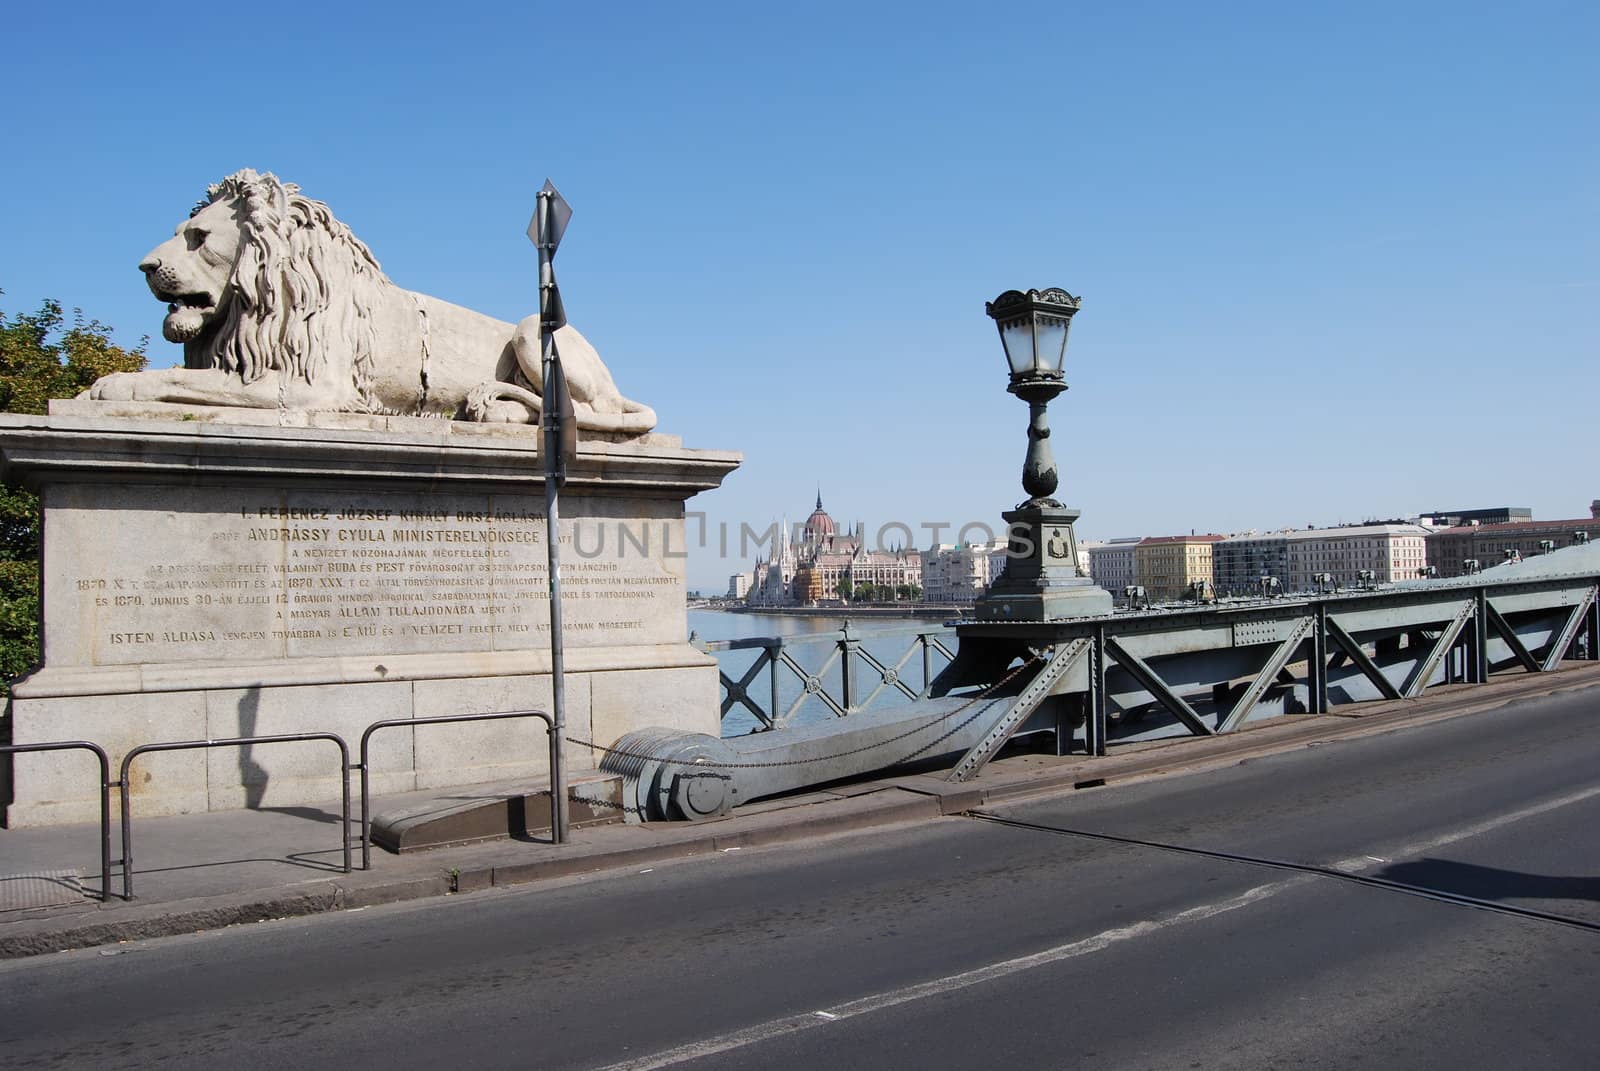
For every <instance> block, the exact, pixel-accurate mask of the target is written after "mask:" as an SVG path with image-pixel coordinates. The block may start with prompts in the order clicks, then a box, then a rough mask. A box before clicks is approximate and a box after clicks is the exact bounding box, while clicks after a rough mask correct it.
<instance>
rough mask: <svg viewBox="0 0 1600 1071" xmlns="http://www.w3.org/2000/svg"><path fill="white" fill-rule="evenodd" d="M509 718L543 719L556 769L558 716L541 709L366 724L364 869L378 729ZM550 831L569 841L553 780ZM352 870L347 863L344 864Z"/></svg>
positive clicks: (558, 839) (363, 753)
mask: <svg viewBox="0 0 1600 1071" xmlns="http://www.w3.org/2000/svg"><path fill="white" fill-rule="evenodd" d="M506 718H538V719H539V720H540V721H542V722H544V725H545V736H546V738H547V739H548V741H549V745H550V769H552V770H554V769H555V768H556V766H557V764H558V763H559V761H560V759H559V755H558V751H557V748H558V747H559V744H560V741H559V740H558V739H557V737H556V723H555V719H554V718H552V717H551V716H550V715H549V714H547V713H545V712H544V711H542V710H505V711H496V712H493V713H489V714H436V715H433V716H431V717H427V718H389V719H387V720H385V721H375V722H373V723H372V724H371V725H369V726H367V728H366V731H364V732H363V733H362V734H361V762H360V763H359V764H358V765H357V767H356V769H358V770H360V771H361V869H362V870H371V869H372V817H371V804H370V798H371V797H370V795H369V786H370V784H371V779H372V777H371V775H372V764H371V762H370V761H369V760H368V754H369V752H370V750H371V744H372V734H373V733H375V732H377V731H378V730H379V729H389V728H393V727H395V726H398V725H446V724H449V723H452V722H459V721H502V720H504V719H506ZM550 830H551V833H550V835H551V837H552V838H553V839H554V840H555V842H556V843H557V844H564V843H565V842H566V840H567V838H566V835H565V831H564V830H562V829H561V827H560V823H558V822H557V821H556V794H555V782H554V780H553V779H552V781H551V792H550ZM345 869H346V870H348V869H349V867H348V866H346V867H345Z"/></svg>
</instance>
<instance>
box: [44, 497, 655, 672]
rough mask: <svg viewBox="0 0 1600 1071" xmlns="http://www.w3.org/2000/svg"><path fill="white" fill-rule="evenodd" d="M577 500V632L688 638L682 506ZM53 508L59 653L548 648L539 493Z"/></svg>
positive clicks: (162, 655) (53, 610) (576, 636)
mask: <svg viewBox="0 0 1600 1071" xmlns="http://www.w3.org/2000/svg"><path fill="white" fill-rule="evenodd" d="M563 504H564V508H563V513H564V514H568V515H569V516H572V517H573V518H575V519H573V520H566V519H563V522H562V531H561V539H562V554H561V558H562V562H561V588H562V615H563V618H564V631H565V636H566V641H567V643H568V644H569V645H573V646H607V645H621V644H627V645H632V644H654V643H681V642H683V640H684V638H685V637H684V620H685V618H684V613H683V607H684V589H683V528H682V521H681V519H678V518H677V517H675V516H674V514H675V513H676V512H677V511H676V508H675V507H674V506H668V505H666V504H659V503H638V502H629V503H624V502H622V501H621V500H612V499H594V500H585V499H581V498H577V497H571V498H564V499H563ZM50 507H51V508H50V509H49V511H48V513H47V516H48V518H49V519H48V521H47V527H46V547H47V550H46V556H45V562H46V567H45V600H46V621H47V622H48V624H47V629H46V636H45V657H46V662H47V664H52V665H128V664H137V663H150V662H183V661H188V660H217V659H227V660H252V661H253V660H259V659H264V658H302V657H318V656H323V657H326V656H352V655H363V656H364V655H375V656H381V655H383V654H384V653H390V652H393V653H413V652H452V651H459V652H463V654H467V653H470V652H479V651H497V650H516V649H537V648H548V647H549V599H550V584H549V573H548V565H547V562H548V549H547V545H546V541H545V540H546V536H545V514H544V500H543V498H542V497H532V496H527V497H524V496H500V495H494V496H489V495H480V496H473V495H460V494H448V495H444V494H441V495H431V496H418V495H399V494H395V495H388V494H362V495H350V494H341V493H337V492H328V493H321V492H302V491H295V492H292V493H291V492H284V491H274V490H272V489H263V490H259V491H257V490H249V489H237V490H226V491H218V490H215V489H200V488H172V487H155V486H139V485H135V486H130V487H126V488H106V487H94V486H83V485H78V486H74V487H70V488H62V489H60V490H58V491H56V492H54V493H53V496H52V499H51V502H50Z"/></svg>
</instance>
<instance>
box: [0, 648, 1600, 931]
mask: <svg viewBox="0 0 1600 1071" xmlns="http://www.w3.org/2000/svg"><path fill="white" fill-rule="evenodd" d="M1596 685H1600V665H1596V664H1594V663H1569V664H1568V665H1567V666H1566V667H1564V668H1562V669H1560V670H1557V671H1555V672H1553V673H1544V674H1536V675H1534V674H1507V675H1504V676H1503V677H1501V678H1498V679H1497V680H1496V681H1495V682H1494V683H1491V684H1490V685H1487V686H1483V687H1472V686H1452V687H1435V688H1434V689H1432V690H1430V691H1429V693H1428V694H1427V695H1426V696H1424V697H1423V698H1421V699H1416V700H1402V701H1398V702H1388V703H1369V704H1361V705H1352V706H1349V707H1345V708H1341V709H1340V710H1338V711H1337V712H1336V713H1333V714H1329V715H1323V716H1316V717H1313V716H1308V715H1298V716H1290V717H1284V718H1276V719H1273V720H1271V721H1268V722H1264V723H1262V724H1260V725H1257V726H1253V727H1249V728H1246V729H1245V730H1242V731H1239V732H1235V733H1231V734H1228V735H1226V736H1217V737H1208V738H1205V739H1196V738H1193V737H1183V738H1179V739H1173V740H1162V741H1154V742H1149V743H1143V744H1131V745H1124V746H1119V747H1115V748H1114V749H1113V752H1112V754H1110V755H1108V756H1106V757H1105V758H1097V759H1096V758H1088V757H1086V756H1083V755H1072V756H1066V757H1061V758H1057V757H1055V756H1052V755H1043V754H1030V753H1023V754H1010V755H1006V756H1004V757H1002V758H1000V759H997V760H996V761H994V762H992V763H990V764H989V766H988V767H987V768H986V769H985V770H984V771H983V773H982V775H981V776H979V777H978V778H977V779H975V780H973V781H971V782H969V783H967V784H951V783H949V782H947V781H945V780H944V774H943V773H942V772H934V773H923V774H913V775H905V776H893V777H884V778H880V779H877V780H871V781H862V782H859V783H856V784H852V785H846V786H835V787H833V788H831V789H828V790H825V791H818V792H810V793H806V794H804V795H797V796H790V797H785V798H783V799H778V800H769V801H765V802H760V803H754V804H750V805H748V806H745V807H741V808H739V809H738V810H737V811H735V812H734V813H733V814H732V815H731V816H729V817H727V818H725V819H721V820H717V821H710V822H702V823H689V822H670V823H652V824H648V825H620V824H618V825H605V826H594V827H588V828H583V829H577V830H574V831H573V835H572V842H571V843H569V844H563V845H555V844H551V843H550V842H549V841H548V840H545V839H534V838H530V839H525V840H498V841H491V842H487V843H480V844H473V845H465V846H460V847H453V848H439V849H435V850H432V851H423V852H414V853H408V854H406V855H398V856H397V855H392V854H390V853H388V852H386V851H383V850H382V849H379V848H374V849H373V850H372V869H371V870H369V871H362V870H360V869H359V867H360V865H361V853H360V844H359V840H358V839H356V837H357V836H358V834H359V830H358V828H357V827H356V824H357V821H358V816H353V821H352V839H353V847H352V852H351V856H352V861H353V864H354V866H355V867H356V868H357V869H355V870H354V871H353V872H352V873H350V874H345V873H344V872H343V853H342V849H341V844H340V830H339V808H338V806H337V804H334V805H324V806H320V807H318V806H304V807H289V808H277V809H270V810H256V811H221V812H215V813H210V814H193V815H177V816H172V817H158V818H140V817H139V816H138V815H137V814H135V815H134V819H133V830H134V842H133V853H134V883H133V884H134V892H135V894H136V896H137V899H134V900H132V901H124V900H122V899H121V898H120V894H121V891H122V884H121V873H120V869H119V868H118V867H117V866H116V865H115V864H114V865H113V867H112V873H111V883H112V897H111V898H110V899H109V900H108V901H107V902H105V903H100V902H98V900H97V899H95V898H94V897H97V896H98V894H99V892H100V876H99V867H100V862H99V859H100V854H99V853H100V847H99V826H98V824H94V825H73V826H52V827H47V828H40V829H14V830H0V957H16V956H27V955H34V954H38V953H42V952H51V951H59V950H62V949H68V948H82V947H87V946H91V945H99V944H108V943H113V942H116V941H123V940H134V939H137V938H145V937H158V936H166V935H171V934H179V933H192V932H195V931H197V930H206V929H215V928H217V927H220V926H228V925H233V924H237V923H244V922H258V921H262V920H265V919H271V918H280V917H284V916H290V915H306V914H313V913H316V912H322V911H336V910H342V909H348V908H357V907H365V906H369V905H374V904H384V903H391V902H395V901H401V900H411V899H417V898H420V897H426V896H444V895H448V894H452V893H468V892H473V891H476V890H480V889H486V888H490V887H491V886H500V885H514V884H519V883H524V882H531V881H539V880H544V879H548V878H555V877H564V876H568V875H574V874H584V873H593V872H597V871H604V870H612V869H621V868H628V867H643V866H653V865H655V864H657V863H660V862H664V861H667V860H672V859H681V858H687V857H690V856H694V855H704V854H710V853H713V852H718V851H726V850H728V849H731V848H751V847H759V846H763V845H769V844H780V843H783V842H786V841H794V840H800V839H806V838H812V837H818V836H824V835H828V834H834V833H842V832H849V831H854V830H862V829H870V828H875V827H881V826H887V825H891V824H895V823H902V822H911V821H920V820H927V819H932V818H937V817H939V816H941V815H952V814H961V813H963V812H965V811H969V810H973V809H976V808H979V807H982V806H985V805H989V804H994V803H1000V802H1004V801H1007V800H1014V799H1019V798H1022V797H1026V796H1033V795H1040V794H1045V793H1054V792H1063V791H1072V790H1074V789H1081V788H1092V787H1098V786H1100V785H1104V784H1112V783H1116V782H1125V781H1128V780H1130V779H1132V778H1139V777H1149V776H1159V775H1163V774H1171V773H1178V772H1190V771H1194V770H1199V769H1205V768H1210V767H1216V766H1226V765H1232V764H1234V763H1237V762H1239V761H1241V760H1243V759H1246V758H1253V757H1256V756H1260V755H1266V754H1272V753H1274V752H1280V751H1287V750H1291V749H1295V748H1300V747H1305V746H1308V745H1310V744H1312V743H1316V742H1320V741H1323V740H1329V739H1335V738H1339V737H1347V736H1352V735H1359V734H1366V733H1371V732H1374V731H1380V732H1381V731H1385V730H1388V729H1393V728H1400V727H1404V726H1409V725H1416V724H1421V723H1424V722H1427V721H1433V720H1438V719H1440V718H1449V717H1458V716H1461V715H1465V714H1471V713H1476V712H1478V711H1482V710H1489V709H1493V708H1495V707H1500V706H1504V705H1505V704H1507V703H1509V702H1512V701H1515V700H1518V699H1523V698H1529V697H1533V696H1537V695H1544V694H1548V693H1552V692H1558V691H1568V690H1572V689H1578V688H1587V687H1593V686H1596ZM383 809H384V801H383V800H382V799H375V800H374V807H373V810H374V813H378V812H381V811H382V810H383ZM112 821H113V828H112V838H113V843H112V859H113V860H116V859H118V858H120V856H121V854H122V849H121V843H120V840H119V839H118V838H119V836H120V831H119V830H118V829H117V828H116V825H115V823H116V819H115V817H114V816H113V819H112ZM76 875H81V878H78V879H77V881H81V888H79V887H78V885H77V881H75V880H74V876H76ZM23 876H32V878H31V880H27V879H25V878H24V877H23ZM8 887H9V888H8ZM84 890H87V891H88V893H89V894H90V895H85V892H84ZM52 894H53V895H52ZM52 900H54V901H60V903H59V905H58V906H41V907H28V908H16V907H14V906H13V905H15V904H18V903H39V904H47V903H51V902H52ZM7 906H12V907H13V909H11V910H5V909H4V908H5V907H7Z"/></svg>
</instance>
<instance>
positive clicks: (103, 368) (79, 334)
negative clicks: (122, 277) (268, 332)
mask: <svg viewBox="0 0 1600 1071" xmlns="http://www.w3.org/2000/svg"><path fill="white" fill-rule="evenodd" d="M4 292H5V291H3V290H0V294H3V293H4ZM110 334H111V329H110V328H109V327H107V326H106V325H105V324H102V323H100V322H99V321H98V320H85V319H84V318H83V313H82V312H81V311H79V310H77V309H74V310H72V322H71V324H70V325H69V324H68V323H67V320H66V317H65V316H63V315H62V312H61V303H60V302H58V301H51V300H46V301H45V302H44V303H43V304H41V305H40V306H39V311H38V312H34V313H18V314H16V315H15V316H11V317H7V316H6V314H5V310H3V309H0V411H3V412H7V413H43V412H44V411H45V409H46V407H47V406H48V404H49V401H50V399H51V398H70V397H72V396H73V395H75V394H77V393H79V392H80V391H83V390H86V389H87V388H88V386H89V385H90V384H91V383H93V382H94V381H95V380H97V379H99V378H100V377H101V376H104V375H108V374H110V373H112V372H137V371H138V370H139V369H141V368H143V367H144V366H145V353H144V351H145V346H146V345H147V344H148V342H149V339H147V338H146V339H141V340H140V342H139V344H138V345H137V346H135V347H134V348H133V349H131V350H126V349H123V348H122V347H120V346H118V345H116V344H115V343H113V342H112V341H111V339H110ZM38 656H39V499H38V498H37V497H36V496H34V495H32V494H30V493H29V492H27V491H24V490H22V489H21V488H12V487H0V694H4V693H5V692H8V691H9V683H8V682H9V681H11V680H12V679H13V678H14V677H16V676H18V675H19V674H21V673H24V672H26V671H27V670H28V669H29V668H30V667H31V666H33V664H34V663H35V662H37V661H38Z"/></svg>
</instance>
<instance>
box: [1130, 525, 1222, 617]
mask: <svg viewBox="0 0 1600 1071" xmlns="http://www.w3.org/2000/svg"><path fill="white" fill-rule="evenodd" d="M1224 538H1226V537H1225V536H1221V535H1217V534H1215V533H1211V534H1208V535H1186V536H1151V537H1149V538H1146V539H1141V540H1140V541H1139V542H1138V543H1137V544H1136V545H1135V546H1134V548H1133V578H1134V583H1135V584H1138V585H1139V586H1141V587H1143V588H1144V590H1145V596H1146V597H1147V598H1148V599H1149V600H1150V601H1151V602H1176V601H1177V600H1179V599H1184V598H1193V597H1194V595H1195V592H1196V590H1197V589H1196V587H1195V585H1197V584H1203V585H1204V587H1203V588H1202V589H1199V590H1201V591H1202V592H1203V593H1204V595H1205V596H1209V595H1210V594H1211V593H1212V590H1213V580H1212V573H1211V565H1212V548H1213V547H1214V546H1215V545H1216V544H1217V543H1218V542H1220V541H1221V540H1223V539H1224Z"/></svg>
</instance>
